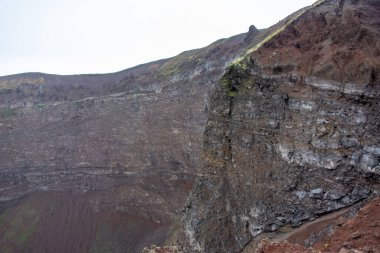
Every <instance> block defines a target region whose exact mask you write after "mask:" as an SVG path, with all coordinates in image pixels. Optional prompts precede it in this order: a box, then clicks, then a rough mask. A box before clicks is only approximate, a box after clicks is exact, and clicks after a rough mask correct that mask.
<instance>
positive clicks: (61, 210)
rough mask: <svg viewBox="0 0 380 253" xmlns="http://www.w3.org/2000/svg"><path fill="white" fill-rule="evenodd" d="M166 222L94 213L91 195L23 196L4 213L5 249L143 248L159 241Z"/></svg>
mask: <svg viewBox="0 0 380 253" xmlns="http://www.w3.org/2000/svg"><path fill="white" fill-rule="evenodd" d="M168 227H169V226H168V225H167V224H162V223H161V224H159V223H155V222H153V221H150V220H147V219H144V218H141V217H137V216H135V215H131V214H128V213H127V212H120V211H117V210H114V211H102V212H99V211H95V210H94V208H93V207H92V203H91V201H90V198H89V196H87V195H75V194H70V193H63V192H49V193H40V194H35V195H31V196H29V197H26V198H24V199H23V200H21V201H20V203H18V204H17V206H14V207H10V208H9V209H7V211H5V212H4V213H3V214H2V215H1V216H0V248H1V249H4V250H5V251H2V252H1V253H16V252H17V253H50V252H54V253H76V252H77V253H78V252H115V253H116V252H120V253H121V252H123V249H129V250H130V251H129V252H140V251H141V250H142V248H143V247H144V246H145V245H150V244H161V243H163V240H164V238H165V236H166V233H167V230H168Z"/></svg>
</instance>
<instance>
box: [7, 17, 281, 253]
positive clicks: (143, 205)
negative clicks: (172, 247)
mask: <svg viewBox="0 0 380 253" xmlns="http://www.w3.org/2000/svg"><path fill="white" fill-rule="evenodd" d="M278 25H280V24H278ZM270 31H271V29H267V30H257V29H255V28H254V27H251V28H250V31H249V32H248V33H247V34H241V35H237V36H234V37H231V38H229V39H222V40H219V41H217V42H215V43H213V44H211V45H210V46H208V47H205V48H202V49H198V50H192V51H188V52H184V53H182V54H180V55H178V56H176V57H174V58H171V59H165V60H160V61H157V62H152V63H148V64H144V65H141V66H137V67H135V68H131V69H127V70H124V71H121V72H118V73H113V74H106V75H76V76H58V75H48V74H42V73H26V74H19V75H13V76H5V77H0V212H1V219H0V251H1V252H62V253H63V252H70V253H73V252H78V253H79V252H139V251H140V250H141V249H142V248H143V246H145V245H150V244H152V243H155V244H161V243H162V242H163V240H164V239H165V237H166V233H167V230H168V228H169V226H170V225H171V224H172V222H173V219H174V217H175V215H176V212H177V210H179V209H180V208H181V207H182V206H183V204H184V202H185V199H186V196H187V195H188V194H189V191H190V190H191V187H192V184H193V182H194V180H195V178H196V177H197V173H198V172H197V168H198V167H199V156H200V150H201V143H202V135H203V131H204V126H205V124H206V119H207V110H208V106H207V103H208V97H209V93H210V90H211V89H212V87H213V86H214V83H215V81H216V80H218V79H219V78H220V76H221V75H222V73H223V71H224V69H225V67H226V66H227V65H228V64H229V63H231V62H232V61H233V60H234V59H236V58H237V57H238V56H240V55H241V54H242V53H243V52H244V51H245V50H246V49H247V48H249V47H252V46H253V45H255V44H256V43H257V42H258V41H260V40H261V38H262V37H264V36H266V35H267V34H268V33H270Z"/></svg>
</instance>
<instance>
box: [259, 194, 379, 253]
mask: <svg viewBox="0 0 380 253" xmlns="http://www.w3.org/2000/svg"><path fill="white" fill-rule="evenodd" d="M355 250H356V251H355ZM259 252H261V253H285V252H289V253H296V252H299V253H315V252H320V253H333V252H341V253H349V252H356V253H358V252H363V253H379V252H380V198H377V199H375V200H373V201H372V202H370V203H369V204H368V205H367V206H365V207H363V208H362V209H361V210H360V211H359V212H358V213H357V215H356V216H354V217H353V218H350V219H347V218H343V217H340V218H339V219H337V220H336V221H335V229H334V230H333V232H332V233H331V234H330V235H328V236H326V237H325V238H324V239H323V240H322V242H319V243H317V244H316V245H313V247H312V248H308V249H306V248H304V247H302V246H300V245H299V244H292V243H289V242H287V241H285V242H279V243H271V242H269V241H268V240H267V241H265V240H263V241H262V243H261V250H260V251H259Z"/></svg>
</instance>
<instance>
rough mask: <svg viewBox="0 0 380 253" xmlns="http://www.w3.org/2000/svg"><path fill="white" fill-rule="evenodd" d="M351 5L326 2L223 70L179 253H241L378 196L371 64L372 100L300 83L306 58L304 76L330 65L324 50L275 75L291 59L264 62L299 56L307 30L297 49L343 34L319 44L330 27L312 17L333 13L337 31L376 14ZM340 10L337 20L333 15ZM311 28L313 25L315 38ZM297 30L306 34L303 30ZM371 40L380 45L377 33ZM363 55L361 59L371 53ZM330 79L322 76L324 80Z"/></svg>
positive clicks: (377, 121) (378, 119) (378, 113)
mask: <svg viewBox="0 0 380 253" xmlns="http://www.w3.org/2000/svg"><path fill="white" fill-rule="evenodd" d="M339 2H343V5H342V4H339ZM359 2H360V4H358V3H357V2H355V3H351V2H349V1H325V2H324V3H322V4H321V5H320V6H318V5H317V6H316V7H314V8H312V9H311V10H309V11H306V12H305V13H304V14H303V15H301V16H300V17H299V18H298V19H296V20H295V21H294V23H293V24H290V25H289V26H288V27H286V28H285V29H284V31H283V32H282V33H279V34H278V36H277V37H276V36H274V38H273V39H272V40H269V41H268V42H267V43H265V44H263V46H262V47H261V48H259V49H258V50H257V51H254V53H252V54H251V55H250V56H249V57H247V58H246V59H243V60H241V61H240V62H237V63H235V64H233V65H231V66H230V67H229V68H228V69H227V71H226V73H225V75H224V77H223V78H222V79H221V80H220V83H219V85H218V86H216V88H215V90H214V92H213V94H212V96H211V100H210V110H209V116H208V123H207V127H206V130H205V134H204V143H203V153H202V160H203V167H202V170H201V172H202V174H203V176H202V177H200V178H199V179H198V180H197V183H196V185H195V187H194V188H193V192H192V194H191V196H190V198H189V200H188V204H187V206H186V208H185V209H184V214H183V218H182V223H183V232H182V234H181V235H180V237H179V239H178V243H179V244H180V245H182V247H183V248H184V250H185V252H208V253H210V252H241V250H242V249H243V248H244V247H245V246H246V245H247V244H248V243H250V241H251V240H252V239H253V238H255V237H256V236H257V235H259V234H261V233H263V232H272V231H276V230H277V229H278V228H280V227H282V226H292V227H297V226H299V225H301V224H303V223H305V222H308V221H310V220H313V219H315V218H316V217H318V216H321V215H323V214H325V213H329V212H331V211H334V210H338V209H340V208H343V207H348V206H350V205H352V204H353V203H357V202H359V201H361V200H363V199H366V198H367V197H369V196H370V195H371V194H378V192H377V190H376V189H378V187H379V184H380V178H379V176H378V171H379V155H378V151H379V147H380V134H379V133H380V132H379V129H380V103H379V101H380V100H379V98H380V93H379V91H380V89H379V87H380V79H379V78H378V75H379V72H380V68H379V66H380V64H379V60H378V59H377V61H376V63H374V65H373V66H374V69H373V71H374V76H376V79H373V80H372V81H370V83H367V84H368V85H371V87H372V89H371V92H367V91H366V90H365V89H359V88H358V91H357V92H352V93H351V92H348V91H347V90H345V89H339V88H337V89H336V88H335V86H334V85H335V84H334V85H333V84H331V85H324V86H323V87H319V86H316V85H314V84H312V83H310V82H308V80H309V79H313V77H311V78H305V76H304V75H305V72H303V71H301V70H300V69H301V68H302V66H300V64H303V61H307V57H313V58H312V59H311V58H310V59H309V61H315V62H316V63H315V64H316V65H312V64H313V63H310V70H309V73H308V74H307V75H312V74H313V71H314V68H315V69H319V68H320V67H321V66H319V65H318V62H320V61H328V60H327V59H329V57H330V56H331V54H330V52H328V51H324V50H322V51H320V52H319V55H308V54H307V51H305V52H304V56H303V57H302V58H299V59H297V60H294V61H293V62H291V63H287V64H288V65H286V64H283V65H281V66H285V65H286V66H290V65H291V66H293V67H287V68H283V67H281V68H280V67H279V64H280V63H279V62H281V61H291V59H292V58H291V57H290V56H288V57H283V58H279V59H278V60H276V61H275V65H274V66H273V65H272V66H270V65H268V64H269V63H267V62H271V61H273V60H272V59H271V58H273V57H274V56H273V55H279V54H282V55H286V54H288V55H289V54H290V52H292V50H302V49H301V48H302V46H300V48H298V46H297V45H298V44H297V43H298V42H299V43H301V42H302V43H306V41H307V39H310V38H312V37H313V36H315V34H313V32H317V31H318V36H320V37H319V38H318V42H316V44H312V45H305V44H303V46H305V47H308V48H309V49H308V50H309V51H310V50H312V49H311V48H312V47H314V46H315V47H316V48H319V49H318V50H320V49H321V48H322V47H319V45H320V44H318V43H321V44H323V43H326V42H324V41H329V39H330V38H331V37H334V38H335V36H338V37H339V36H340V35H337V34H335V33H342V34H344V33H345V32H346V31H344V29H345V28H344V27H336V28H334V29H333V28H329V29H331V30H328V32H326V35H325V37H323V36H324V35H323V34H322V33H319V30H318V29H321V30H323V29H327V28H328V27H326V26H327V25H328V24H326V23H324V25H323V24H319V23H318V22H319V18H320V16H318V15H319V14H320V13H324V15H325V14H326V12H327V13H329V14H331V15H332V16H333V17H334V18H332V17H331V20H330V21H331V22H332V21H333V20H334V22H336V23H335V24H339V22H341V21H342V20H341V19H343V18H344V17H346V18H347V15H348V13H346V11H348V10H349V11H350V12H353V13H355V12H356V11H358V12H362V11H363V12H366V13H371V14H373V13H372V12H376V13H379V14H380V9H379V8H378V7H379V6H377V5H376V6H372V5H371V3H369V2H367V1H359ZM342 6H343V7H344V8H343V7H342ZM340 8H343V9H342V10H341V11H342V13H343V14H339V13H340V11H339V10H340ZM336 10H337V11H336ZM330 11H331V12H330ZM326 15H327V14H326ZM376 19H377V20H378V17H377V18H376ZM310 22H311V24H310ZM312 22H316V23H318V25H320V27H319V28H315V29H316V30H313V28H310V27H311V26H314V25H315V24H313V23H312ZM345 22H346V21H345ZM349 22H351V21H349ZM349 22H348V23H349ZM355 22H356V21H355ZM355 24H356V23H355ZM378 24H379V23H378V22H377V23H376V24H375V23H372V29H373V30H377V31H378V30H379V28H380V27H379V25H378ZM305 26H306V27H309V28H310V29H307V30H301V28H305ZM315 27H316V25H315ZM327 33H328V34H327ZM309 36H310V37H309ZM370 36H375V37H376V38H377V39H379V38H380V33H376V32H374V33H372V34H371V35H370ZM341 39H343V38H341ZM346 43H347V42H346V41H344V39H343V41H342V42H339V43H337V45H336V46H337V47H341V49H342V51H344V50H345V48H347V47H346ZM350 43H351V42H350ZM294 45H295V46H294ZM350 45H351V44H350ZM359 45H362V44H360V43H359V44H357V45H356V46H358V47H360V46H359ZM294 48H298V49H294ZM363 48H366V47H363ZM272 50H275V52H277V53H276V54H273V51H272ZM287 50H288V51H287ZM316 50H317V49H316ZM366 50H367V49H366ZM371 50H372V49H368V50H367V51H363V52H364V54H368V55H371V54H372V53H371ZM377 52H379V51H377ZM297 54H298V53H294V55H297ZM318 57H319V58H318ZM368 57H370V56H368ZM284 59H285V60H284ZM305 59H306V60H305ZM351 59H352V60H354V59H357V58H355V57H353V58H351ZM298 60H299V61H298ZM265 61H267V62H265ZM360 61H366V60H365V59H364V60H363V59H361V60H360ZM331 62H333V60H331ZM350 64H354V63H350ZM355 64H359V65H360V64H364V63H361V62H355ZM334 68H335V67H334ZM332 69H333V68H332ZM272 70H273V71H272ZM270 71H272V73H271V74H268V73H267V72H270ZM318 73H319V74H318V75H319V77H318V78H322V77H323V74H321V73H320V72H318ZM337 74H338V73H337ZM331 75H332V73H331V72H329V73H328V75H326V76H325V78H326V80H329V78H330V77H331ZM365 80H367V79H365V78H364V77H363V79H360V77H359V76H355V77H352V80H351V79H348V80H347V83H349V82H350V83H354V82H356V81H358V84H357V85H356V86H355V87H363V86H364V85H365ZM334 82H335V81H334ZM337 82H338V81H337ZM323 83H325V84H330V83H332V82H330V81H323ZM338 83H339V82H338ZM330 86H331V87H330ZM332 87H334V88H332Z"/></svg>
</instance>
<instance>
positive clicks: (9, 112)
mask: <svg viewBox="0 0 380 253" xmlns="http://www.w3.org/2000/svg"><path fill="white" fill-rule="evenodd" d="M14 116H17V110H16V109H13V108H3V109H0V118H2V119H5V118H10V117H14Z"/></svg>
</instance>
